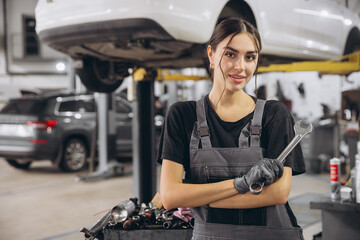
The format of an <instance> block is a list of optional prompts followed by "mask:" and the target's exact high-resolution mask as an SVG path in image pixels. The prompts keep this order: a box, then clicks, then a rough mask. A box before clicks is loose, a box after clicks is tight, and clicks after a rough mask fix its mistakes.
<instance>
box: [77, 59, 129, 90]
mask: <svg viewBox="0 0 360 240" xmlns="http://www.w3.org/2000/svg"><path fill="white" fill-rule="evenodd" d="M129 67H130V66H129V65H128V64H126V63H121V62H114V61H102V60H100V59H98V58H94V57H86V58H84V59H83V66H82V68H78V69H76V73H77V75H78V76H79V77H80V79H81V82H82V83H83V84H84V85H85V87H86V88H87V89H89V90H91V91H94V92H104V93H109V92H113V91H115V90H116V89H117V88H118V87H119V86H120V84H121V83H122V82H123V80H124V78H125V77H127V76H129V71H128V69H129Z"/></svg>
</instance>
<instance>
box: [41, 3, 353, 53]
mask: <svg viewBox="0 0 360 240" xmlns="http://www.w3.org/2000/svg"><path fill="white" fill-rule="evenodd" d="M239 1H240V0H239ZM227 2H228V0H196V1H190V0H144V1H140V0H75V1H74V0H52V1H48V0H39V2H38V5H37V7H36V10H35V14H36V21H37V26H36V30H37V32H38V33H41V32H43V31H47V30H49V29H57V28H63V27H66V26H71V25H78V24H84V23H91V22H102V21H109V20H114V19H119V20H121V19H136V18H146V19H151V20H154V21H155V22H156V23H158V24H159V25H160V26H162V27H163V28H164V29H165V30H166V32H168V33H169V34H170V35H171V36H172V37H173V38H174V39H176V40H180V41H185V42H191V43H199V44H204V43H206V42H207V41H208V40H209V39H210V36H211V34H212V32H213V29H214V27H215V24H216V22H217V19H218V17H219V14H220V13H221V11H222V9H223V8H224V6H225V5H226V3H227ZM245 2H247V4H248V5H249V6H250V8H251V10H252V11H253V14H254V17H255V20H256V23H257V27H258V29H259V32H260V35H261V37H262V41H263V51H262V53H263V54H269V55H278V56H285V57H294V58H300V59H301V58H302V59H330V58H336V57H340V56H341V55H342V54H343V52H344V46H345V43H346V40H347V35H348V33H349V32H350V30H351V28H353V27H354V26H357V27H359V26H360V20H359V17H358V16H356V15H355V14H353V13H352V12H351V11H350V10H348V9H346V8H345V7H341V6H340V5H339V4H337V3H336V1H335V0H291V1H289V0H271V1H270V0H246V1H245ZM344 15H346V17H343V16H344ZM315 22H316V24H314V23H315Z"/></svg>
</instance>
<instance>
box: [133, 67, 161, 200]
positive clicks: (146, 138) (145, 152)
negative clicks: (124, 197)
mask: <svg viewBox="0 0 360 240" xmlns="http://www.w3.org/2000/svg"><path fill="white" fill-rule="evenodd" d="M155 77H156V73H154V72H152V71H146V70H145V69H143V68H140V69H137V70H135V71H134V74H133V80H134V81H135V82H136V101H134V102H133V112H134V117H133V132H132V136H133V195H134V196H136V197H138V199H139V202H142V203H149V202H150V201H151V199H152V198H153V197H154V195H155V193H156V163H155V149H156V146H155V125H154V111H155V110H154V80H155Z"/></svg>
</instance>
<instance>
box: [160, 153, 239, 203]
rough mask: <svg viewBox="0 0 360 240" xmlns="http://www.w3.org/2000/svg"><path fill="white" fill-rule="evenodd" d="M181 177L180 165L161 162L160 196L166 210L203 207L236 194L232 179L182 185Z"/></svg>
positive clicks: (181, 169)
mask: <svg viewBox="0 0 360 240" xmlns="http://www.w3.org/2000/svg"><path fill="white" fill-rule="evenodd" d="M182 175H183V167H182V165H180V164H178V163H175V162H172V161H169V160H163V166H162V169H161V180H160V194H161V201H162V203H163V205H164V207H165V208H166V209H171V208H177V207H198V206H203V205H207V204H209V203H211V202H214V201H217V200H220V199H225V198H228V197H231V196H233V195H235V194H237V193H238V191H237V190H236V189H235V187H234V180H233V179H230V180H226V181H222V182H217V183H208V184H185V183H182Z"/></svg>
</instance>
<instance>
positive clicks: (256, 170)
mask: <svg viewBox="0 0 360 240" xmlns="http://www.w3.org/2000/svg"><path fill="white" fill-rule="evenodd" d="M283 171H284V166H283V164H282V163H281V162H280V161H278V160H276V159H269V158H264V159H262V160H260V161H259V162H258V163H257V164H255V165H254V166H253V167H252V168H251V169H250V170H249V171H248V172H247V173H246V174H245V175H244V176H242V177H240V178H236V179H235V180H234V186H235V188H236V189H237V190H238V191H239V193H246V192H247V191H249V184H252V183H254V182H264V183H265V186H268V185H270V184H271V183H273V182H274V180H275V179H276V178H280V177H281V176H282V174H283Z"/></svg>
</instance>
